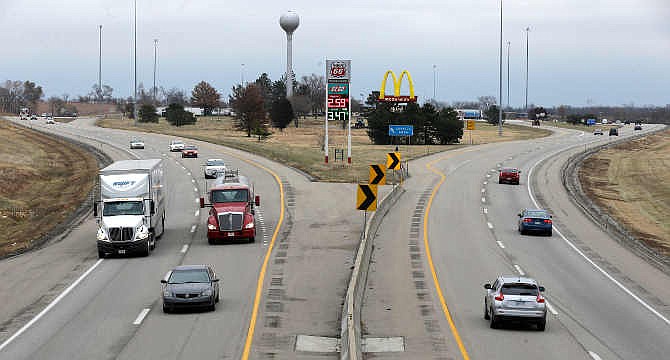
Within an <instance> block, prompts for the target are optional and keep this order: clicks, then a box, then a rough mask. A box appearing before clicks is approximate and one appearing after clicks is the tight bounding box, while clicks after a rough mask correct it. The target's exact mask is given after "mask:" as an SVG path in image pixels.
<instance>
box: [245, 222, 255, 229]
mask: <svg viewBox="0 0 670 360" xmlns="http://www.w3.org/2000/svg"><path fill="white" fill-rule="evenodd" d="M244 228H245V229H253V228H254V222H253V221H252V222H250V223H248V224H246V225H244Z"/></svg>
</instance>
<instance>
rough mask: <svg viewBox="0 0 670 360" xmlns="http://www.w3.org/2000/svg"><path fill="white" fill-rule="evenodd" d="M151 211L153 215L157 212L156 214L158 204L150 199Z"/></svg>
mask: <svg viewBox="0 0 670 360" xmlns="http://www.w3.org/2000/svg"><path fill="white" fill-rule="evenodd" d="M149 213H150V214H151V215H155V214H156V205H155V204H154V201H153V200H149Z"/></svg>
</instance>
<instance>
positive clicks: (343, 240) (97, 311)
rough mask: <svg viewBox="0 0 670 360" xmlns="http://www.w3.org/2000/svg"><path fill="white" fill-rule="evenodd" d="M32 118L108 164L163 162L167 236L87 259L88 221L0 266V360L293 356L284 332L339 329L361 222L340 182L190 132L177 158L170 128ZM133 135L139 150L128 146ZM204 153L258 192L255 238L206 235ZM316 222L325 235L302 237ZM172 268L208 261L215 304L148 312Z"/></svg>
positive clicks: (91, 248)
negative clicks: (145, 248)
mask: <svg viewBox="0 0 670 360" xmlns="http://www.w3.org/2000/svg"><path fill="white" fill-rule="evenodd" d="M15 121H16V120H15ZM16 122H17V123H20V124H22V125H25V122H20V121H16ZM31 123H32V126H33V127H35V128H38V129H40V130H42V131H47V132H54V133H57V134H59V135H61V136H65V137H71V138H74V139H76V140H78V141H81V142H85V143H89V144H92V145H94V146H96V147H97V148H99V149H101V150H102V151H104V152H106V153H108V154H109V155H110V156H111V157H112V158H113V159H114V160H119V159H128V158H158V157H162V158H164V159H166V160H167V164H168V168H167V172H168V174H167V179H168V186H169V189H170V190H169V198H168V205H167V219H166V232H165V234H164V236H163V237H162V238H161V239H160V241H159V242H158V245H157V247H156V249H155V250H154V251H153V252H152V254H151V255H150V256H149V257H146V258H142V257H127V258H110V259H103V260H98V259H97V251H96V247H95V235H94V234H95V228H96V226H95V221H94V219H93V217H92V216H90V218H89V219H87V220H86V221H84V222H83V223H82V224H81V225H80V226H78V227H77V228H75V229H73V230H72V232H71V233H69V234H67V236H66V237H65V238H64V239H63V240H61V241H58V242H54V243H52V244H49V245H48V246H45V247H43V248H42V249H39V250H36V251H33V252H29V253H27V254H24V255H21V256H18V257H15V258H11V259H7V260H5V261H2V262H0V274H1V275H2V276H3V278H4V279H5V281H4V282H3V283H2V284H0V299H2V302H3V307H2V309H0V321H1V322H2V324H3V326H2V332H1V333H0V341H1V342H2V344H1V345H0V358H2V359H5V358H6V359H112V358H114V359H183V358H192V357H197V358H205V359H209V358H265V357H266V356H267V354H269V353H273V354H282V353H285V354H294V352H295V349H294V343H295V340H292V339H294V338H295V336H296V334H303V333H304V334H317V335H323V336H334V335H336V334H337V333H339V313H340V303H341V301H342V300H341V295H340V294H342V293H343V292H344V291H345V289H346V282H347V280H348V276H349V272H348V271H347V270H346V269H348V268H349V265H347V263H348V262H351V258H352V255H351V252H352V249H354V247H355V245H356V243H357V241H358V234H359V232H360V231H361V229H362V222H363V219H362V218H359V217H353V216H352V214H355V212H354V211H353V210H352V209H353V200H352V202H351V204H349V203H344V202H342V201H339V200H340V199H341V198H342V197H350V196H351V195H350V194H351V193H352V192H353V191H354V188H353V185H349V184H319V183H313V182H311V181H310V180H309V179H308V177H306V176H305V175H304V174H302V173H299V172H297V171H295V170H293V169H290V168H287V167H285V166H282V165H280V164H277V163H274V162H271V161H269V160H266V159H263V158H261V157H258V156H253V155H250V154H246V153H243V152H240V151H236V150H233V149H228V148H224V147H221V146H216V145H212V144H207V143H204V142H198V141H187V142H189V143H195V144H196V145H198V147H199V151H200V158H199V159H181V158H180V156H179V155H178V154H179V153H170V152H169V151H168V142H169V140H170V139H172V138H174V137H171V136H165V135H158V134H151V135H149V134H139V133H132V132H127V131H120V130H111V129H101V128H97V127H95V126H93V125H94V120H93V119H84V118H82V119H79V120H76V121H74V122H72V123H69V124H55V125H45V124H44V123H43V121H32V122H31ZM132 136H140V137H142V138H143V139H144V141H145V143H146V148H145V149H144V150H139V149H138V150H129V149H128V142H129V139H130V138H131V137H132ZM208 157H221V158H223V159H224V160H226V162H227V164H228V166H229V167H232V168H239V169H240V172H241V173H242V174H244V175H246V176H248V177H249V178H250V179H252V181H253V182H254V186H255V188H256V194H259V195H260V196H261V206H260V208H258V209H257V212H256V221H257V224H258V233H257V237H256V242H255V243H253V244H246V243H245V244H226V245H215V246H211V245H208V244H207V240H206V236H205V231H204V230H205V229H204V224H205V221H206V216H207V209H204V210H200V209H199V208H198V203H197V198H198V196H199V195H200V194H202V193H203V189H204V187H205V184H204V177H203V175H202V172H203V168H202V164H203V162H204V159H206V158H208ZM210 181H211V180H210ZM317 229H321V231H323V232H324V233H323V234H322V235H320V236H314V232H315V231H317ZM273 250H274V251H273ZM179 264H211V265H213V267H214V269H215V271H216V272H217V273H218V274H219V276H220V277H221V278H222V283H221V285H222V298H221V302H220V303H219V304H218V306H217V309H216V311H215V312H186V313H178V314H164V313H163V312H162V311H161V300H160V296H161V293H160V283H159V281H160V279H162V278H163V276H164V275H165V273H166V272H167V271H168V270H170V269H171V268H172V267H174V266H176V265H179ZM343 269H344V270H343ZM321 270H326V271H321ZM324 284H327V285H326V286H324ZM268 339H269V340H268ZM333 356H336V354H333Z"/></svg>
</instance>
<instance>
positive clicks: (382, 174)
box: [369, 164, 386, 185]
mask: <svg viewBox="0 0 670 360" xmlns="http://www.w3.org/2000/svg"><path fill="white" fill-rule="evenodd" d="M369 183H370V184H372V185H386V169H385V168H384V165H383V164H378V165H377V164H375V165H370V181H369Z"/></svg>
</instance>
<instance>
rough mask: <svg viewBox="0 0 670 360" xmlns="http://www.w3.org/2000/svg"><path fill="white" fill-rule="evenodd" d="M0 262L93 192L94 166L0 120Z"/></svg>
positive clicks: (80, 154)
mask: <svg viewBox="0 0 670 360" xmlns="http://www.w3.org/2000/svg"><path fill="white" fill-rule="evenodd" d="M0 138H1V139H3V141H2V142H0V229H2V230H1V231H0V257H2V256H4V255H6V254H10V253H14V252H17V251H20V250H22V249H26V248H29V247H30V246H31V242H32V241H33V240H35V239H37V238H39V237H40V236H41V235H43V234H45V233H47V232H49V231H50V230H51V229H52V228H53V227H54V226H56V225H57V224H59V223H61V222H62V221H64V220H65V218H67V216H69V215H70V214H71V213H72V212H73V211H74V210H75V209H76V208H77V207H78V206H79V205H80V204H81V203H82V202H83V201H84V200H85V199H86V196H87V195H88V193H89V191H90V190H91V188H92V187H93V184H94V181H95V175H96V172H97V168H98V167H97V162H96V160H95V158H94V157H93V156H91V155H90V154H88V153H87V152H86V151H84V150H82V149H80V148H78V147H75V146H73V145H72V144H69V143H66V142H63V141H60V140H56V139H53V138H51V137H48V136H45V135H42V134H40V133H37V132H35V131H32V130H29V129H26V128H23V127H20V126H15V125H12V124H11V123H9V122H7V121H4V120H0Z"/></svg>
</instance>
